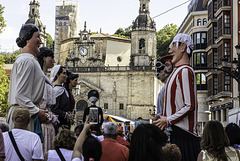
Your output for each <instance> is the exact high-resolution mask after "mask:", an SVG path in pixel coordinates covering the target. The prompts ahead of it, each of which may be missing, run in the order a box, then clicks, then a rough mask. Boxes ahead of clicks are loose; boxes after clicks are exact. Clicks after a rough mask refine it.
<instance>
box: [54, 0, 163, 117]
mask: <svg viewBox="0 0 240 161" xmlns="http://www.w3.org/2000/svg"><path fill="white" fill-rule="evenodd" d="M139 1H140V7H139V15H138V17H137V18H136V20H135V21H133V27H132V33H131V34H132V35H131V38H132V39H131V40H129V39H124V38H119V37H115V36H111V35H107V34H103V33H98V34H93V35H92V34H91V33H90V31H87V27H86V22H85V24H84V30H82V31H80V33H79V37H71V38H67V39H65V40H62V41H61V42H60V45H59V46H60V50H59V53H58V54H59V64H61V65H64V66H66V68H67V70H70V71H72V72H75V73H78V74H79V82H78V83H79V84H78V86H77V88H76V89H75V91H74V94H75V100H76V109H75V110H76V116H77V119H78V120H80V119H81V118H82V114H83V111H84V109H85V108H86V107H88V106H89V105H90V102H89V101H88V98H87V94H88V92H89V91H90V90H92V89H95V90H97V91H98V92H99V94H100V99H99V101H98V102H97V106H99V107H102V109H103V112H104V114H110V115H117V116H122V117H125V118H128V119H131V120H135V119H137V118H139V117H142V118H144V119H149V118H151V117H152V116H151V114H150V111H152V112H153V110H154V109H155V107H156V102H157V94H158V92H159V89H160V88H161V86H162V84H161V82H160V81H159V80H157V79H156V77H155V69H154V64H155V59H156V25H155V22H154V21H153V20H152V19H151V17H150V12H149V2H150V0H139ZM55 54H56V53H55ZM152 112H151V113H152Z"/></svg>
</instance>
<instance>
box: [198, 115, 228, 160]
mask: <svg viewBox="0 0 240 161" xmlns="http://www.w3.org/2000/svg"><path fill="white" fill-rule="evenodd" d="M200 144H201V148H202V149H203V150H206V151H207V152H208V153H210V154H211V156H213V158H215V159H216V160H228V159H227V154H226V152H225V147H228V146H229V145H230V142H229V139H228V136H227V134H226V132H225V131H224V128H223V125H222V124H221V122H219V121H216V120H211V121H208V122H207V123H206V125H205V126H204V129H203V135H202V138H201V143H200Z"/></svg>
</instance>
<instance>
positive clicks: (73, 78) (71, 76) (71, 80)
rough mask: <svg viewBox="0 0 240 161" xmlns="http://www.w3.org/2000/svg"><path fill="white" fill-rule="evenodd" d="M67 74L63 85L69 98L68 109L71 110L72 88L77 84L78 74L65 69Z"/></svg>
mask: <svg viewBox="0 0 240 161" xmlns="http://www.w3.org/2000/svg"><path fill="white" fill-rule="evenodd" d="M67 76H68V78H67V81H66V83H64V87H65V88H66V90H67V91H68V93H69V98H70V108H69V111H70V112H73V110H74V107H75V99H74V96H73V93H72V89H73V88H74V87H76V86H77V84H78V77H79V75H78V74H75V73H73V72H70V71H67Z"/></svg>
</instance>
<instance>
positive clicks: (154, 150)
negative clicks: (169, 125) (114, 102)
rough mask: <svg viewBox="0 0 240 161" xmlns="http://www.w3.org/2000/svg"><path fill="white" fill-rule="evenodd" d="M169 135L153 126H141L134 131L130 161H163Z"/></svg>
mask: <svg viewBox="0 0 240 161" xmlns="http://www.w3.org/2000/svg"><path fill="white" fill-rule="evenodd" d="M167 139H168V137H167V135H166V134H165V133H164V132H163V131H161V130H160V129H159V128H158V127H157V126H155V125H152V124H139V125H138V126H137V127H136V129H135V130H134V131H133V134H132V139H131V144H130V150H129V159H128V161H156V160H157V161H163V156H162V147H163V146H164V145H165V144H166V143H167Z"/></svg>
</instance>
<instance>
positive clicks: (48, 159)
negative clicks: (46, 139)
mask: <svg viewBox="0 0 240 161" xmlns="http://www.w3.org/2000/svg"><path fill="white" fill-rule="evenodd" d="M76 140H77V138H76V137H75V135H74V132H73V131H70V130H68V129H62V130H61V131H59V133H58V134H57V136H56V137H55V139H54V142H53V149H54V150H49V151H48V152H47V153H45V155H44V160H45V161H63V158H64V159H65V161H71V158H72V153H73V148H74V145H75V142H76Z"/></svg>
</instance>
